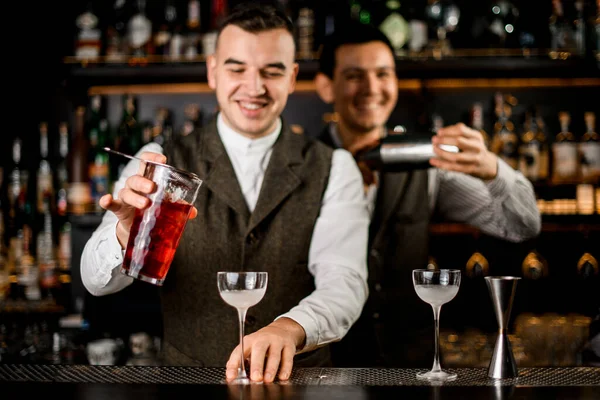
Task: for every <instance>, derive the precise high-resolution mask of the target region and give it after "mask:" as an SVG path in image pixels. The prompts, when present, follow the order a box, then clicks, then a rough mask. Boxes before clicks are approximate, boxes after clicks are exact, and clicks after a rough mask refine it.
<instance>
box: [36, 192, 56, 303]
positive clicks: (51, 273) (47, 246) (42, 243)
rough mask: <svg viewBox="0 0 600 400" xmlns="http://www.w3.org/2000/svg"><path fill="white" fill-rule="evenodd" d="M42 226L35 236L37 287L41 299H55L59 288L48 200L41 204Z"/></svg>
mask: <svg viewBox="0 0 600 400" xmlns="http://www.w3.org/2000/svg"><path fill="white" fill-rule="evenodd" d="M42 216H43V225H42V230H41V232H38V235H37V246H36V255H37V261H38V270H39V285H40V289H41V292H42V297H43V298H48V299H54V300H56V299H55V295H56V293H55V291H56V289H57V288H58V286H59V282H58V273H57V260H56V254H55V252H56V247H55V246H54V236H53V230H52V214H51V210H50V202H49V201H48V199H46V200H45V201H44V204H43V212H42Z"/></svg>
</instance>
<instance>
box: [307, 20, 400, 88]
mask: <svg viewBox="0 0 600 400" xmlns="http://www.w3.org/2000/svg"><path fill="white" fill-rule="evenodd" d="M336 22H337V21H336ZM369 42H382V43H383V44H385V45H386V46H387V47H388V48H389V49H390V51H391V52H392V54H394V48H393V47H392V44H391V43H390V40H389V39H388V38H387V36H385V34H384V33H383V32H381V31H380V30H379V29H377V27H375V26H373V25H369V24H363V23H361V22H358V21H356V20H354V19H351V20H347V21H344V22H342V23H336V28H335V31H333V33H330V34H329V35H328V36H326V37H325V39H324V40H323V45H322V47H321V55H320V57H319V72H322V73H324V74H325V75H327V76H328V77H329V78H331V79H333V71H334V70H335V52H336V50H337V49H338V48H339V47H341V46H343V45H345V44H363V43H369Z"/></svg>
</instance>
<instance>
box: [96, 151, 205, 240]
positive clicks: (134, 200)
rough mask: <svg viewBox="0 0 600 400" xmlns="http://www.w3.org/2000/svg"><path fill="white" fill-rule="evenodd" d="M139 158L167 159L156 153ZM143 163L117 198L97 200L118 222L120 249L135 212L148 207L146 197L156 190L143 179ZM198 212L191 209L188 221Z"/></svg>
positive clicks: (148, 201) (157, 160) (105, 196)
mask: <svg viewBox="0 0 600 400" xmlns="http://www.w3.org/2000/svg"><path fill="white" fill-rule="evenodd" d="M140 158H142V159H144V160H149V161H156V162H160V163H165V162H166V160H167V158H166V157H165V156H164V155H162V154H158V153H150V152H146V153H143V154H142V155H141V156H140ZM145 168H146V164H145V163H143V162H142V163H140V168H139V170H138V173H137V175H132V176H130V177H129V178H127V181H125V187H123V189H121V190H120V191H119V198H118V199H115V198H113V196H112V195H111V194H106V195H104V196H102V197H101V198H100V200H99V202H98V203H99V204H100V207H102V208H103V209H105V210H107V211H112V212H113V213H114V214H115V215H116V216H117V218H118V219H119V222H118V223H117V239H118V240H119V244H120V245H121V247H122V248H125V247H126V246H127V241H128V240H129V232H130V230H131V225H132V223H133V217H134V216H135V210H136V209H139V210H143V209H145V208H146V207H148V206H150V200H149V199H148V197H146V195H148V194H150V193H152V192H154V190H156V184H155V183H154V182H152V181H151V180H150V179H147V178H144V177H143V174H144V169H145ZM197 214H198V211H197V210H196V208H195V207H193V208H192V212H191V214H190V219H191V218H195V217H196V215H197Z"/></svg>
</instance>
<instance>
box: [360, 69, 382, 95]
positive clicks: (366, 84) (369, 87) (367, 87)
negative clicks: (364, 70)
mask: <svg viewBox="0 0 600 400" xmlns="http://www.w3.org/2000/svg"><path fill="white" fill-rule="evenodd" d="M378 85H379V82H378V81H377V76H376V75H374V74H367V75H366V76H365V77H364V79H363V82H362V89H363V92H364V93H369V94H370V93H375V91H376V90H377V87H378Z"/></svg>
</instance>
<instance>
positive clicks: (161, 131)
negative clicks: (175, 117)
mask: <svg viewBox="0 0 600 400" xmlns="http://www.w3.org/2000/svg"><path fill="white" fill-rule="evenodd" d="M172 139H173V122H172V113H171V110H169V109H168V108H166V107H158V108H157V110H156V116H155V118H154V124H153V126H152V128H151V140H152V141H153V142H155V143H158V144H160V145H161V146H164V145H165V144H166V143H168V142H170V141H171V140H172Z"/></svg>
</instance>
